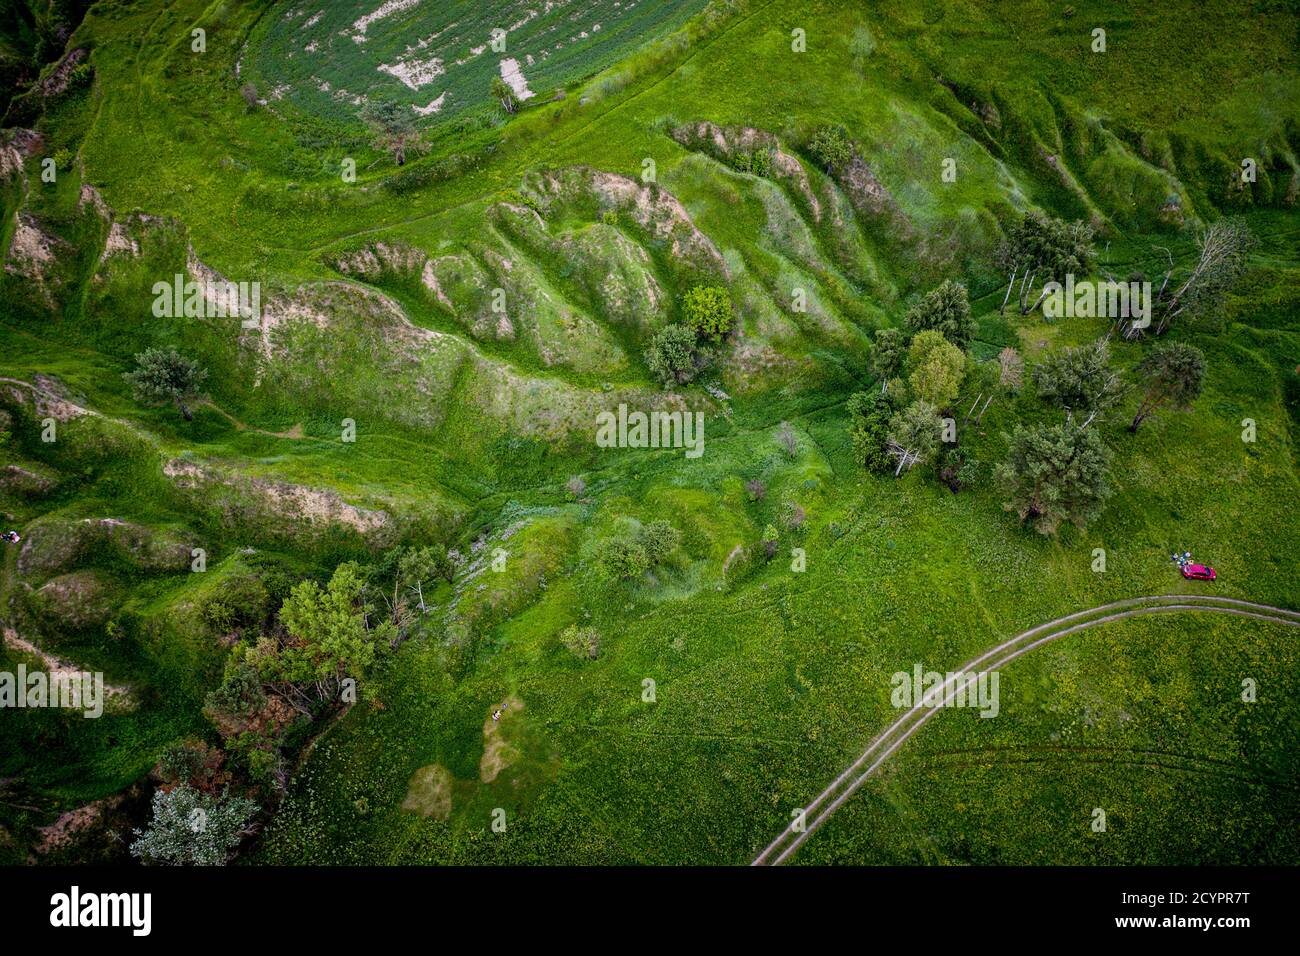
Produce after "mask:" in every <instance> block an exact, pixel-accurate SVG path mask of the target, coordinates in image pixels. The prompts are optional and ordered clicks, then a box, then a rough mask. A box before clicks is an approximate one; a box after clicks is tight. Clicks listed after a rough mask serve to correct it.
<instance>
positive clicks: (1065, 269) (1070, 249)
mask: <svg viewBox="0 0 1300 956" xmlns="http://www.w3.org/2000/svg"><path fill="white" fill-rule="evenodd" d="M1092 239H1093V227H1092V226H1091V225H1090V224H1088V223H1086V222H1082V221H1079V222H1064V221H1062V220H1060V219H1056V218H1053V217H1052V216H1049V215H1047V214H1046V213H1044V212H1040V211H1038V210H1036V209H1035V210H1031V211H1029V212H1027V213H1025V215H1024V217H1023V218H1022V219H1020V221H1019V222H1017V223H1015V224H1014V225H1012V226H1011V228H1010V229H1008V230H1007V234H1006V237H1005V238H1004V239H1003V240H1002V242H1001V243H999V245H998V248H997V251H996V253H995V262H996V264H997V265H998V267H999V268H1001V269H1003V270H1004V271H1006V272H1008V273H1009V277H1008V279H1007V292H1006V295H1005V296H1003V298H1002V309H1000V310H999V311H1002V310H1005V309H1006V306H1007V302H1008V301H1009V300H1010V298H1011V292H1012V290H1013V289H1015V288H1016V279H1017V278H1019V279H1020V286H1019V303H1020V314H1021V315H1027V314H1028V313H1030V312H1032V311H1033V310H1034V309H1036V308H1037V307H1038V306H1039V305H1041V304H1042V301H1043V298H1044V297H1045V296H1046V295H1047V293H1046V292H1042V293H1041V294H1040V295H1039V296H1038V298H1037V299H1035V298H1034V292H1035V291H1036V290H1037V289H1038V288H1039V287H1040V286H1041V285H1045V284H1046V283H1048V282H1052V281H1057V282H1060V281H1063V280H1064V279H1065V276H1066V275H1067V274H1069V273H1074V274H1084V273H1087V272H1089V271H1090V269H1091V267H1092V260H1093V248H1092Z"/></svg>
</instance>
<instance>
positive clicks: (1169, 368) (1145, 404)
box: [1128, 342, 1205, 432]
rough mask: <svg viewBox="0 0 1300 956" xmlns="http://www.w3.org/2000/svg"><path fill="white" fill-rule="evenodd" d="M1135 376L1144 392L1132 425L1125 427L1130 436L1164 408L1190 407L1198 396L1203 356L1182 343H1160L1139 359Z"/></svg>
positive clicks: (1195, 348)
mask: <svg viewBox="0 0 1300 956" xmlns="http://www.w3.org/2000/svg"><path fill="white" fill-rule="evenodd" d="M1136 374H1137V380H1138V381H1139V382H1143V383H1144V385H1145V388H1144V391H1143V393H1142V401H1141V402H1140V403H1139V404H1138V409H1137V413H1136V414H1135V415H1134V416H1133V424H1131V425H1129V427H1128V430H1129V431H1131V432H1136V431H1137V430H1138V428H1139V426H1141V424H1142V423H1143V422H1144V421H1146V420H1147V419H1148V418H1150V417H1151V416H1152V415H1154V414H1155V412H1156V410H1157V409H1159V408H1161V407H1163V406H1165V405H1168V406H1169V407H1171V408H1178V409H1187V408H1190V407H1191V405H1192V402H1194V401H1195V400H1196V396H1198V395H1200V394H1201V383H1202V381H1203V380H1204V378H1205V353H1204V352H1202V351H1201V350H1200V349H1198V348H1197V347H1196V346H1194V345H1186V344H1184V343H1182V342H1172V343H1169V344H1164V343H1161V344H1159V345H1157V346H1155V348H1153V349H1152V350H1151V351H1150V352H1148V353H1147V354H1146V355H1144V356H1143V357H1142V360H1141V361H1140V362H1138V364H1137V369H1136Z"/></svg>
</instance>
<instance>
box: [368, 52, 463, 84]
mask: <svg viewBox="0 0 1300 956" xmlns="http://www.w3.org/2000/svg"><path fill="white" fill-rule="evenodd" d="M379 72H380V73H387V74H388V75H389V76H392V77H395V78H396V79H398V80H400V81H401V82H402V83H403V84H404V85H405V86H407V87H409V88H410V89H412V90H418V89H419V88H420V87H422V86H428V85H429V84H430V83H432V82H433V81H434V80H436V79H437V78H438V77H440V76H442V74H444V73H446V72H447V70H446V68H445V67H443V65H442V59H441V58H440V57H436V56H434V57H430V58H429V59H427V60H409V61H407V62H402V61H400V60H399V61H398V62H396V63H381V64H380V65H379Z"/></svg>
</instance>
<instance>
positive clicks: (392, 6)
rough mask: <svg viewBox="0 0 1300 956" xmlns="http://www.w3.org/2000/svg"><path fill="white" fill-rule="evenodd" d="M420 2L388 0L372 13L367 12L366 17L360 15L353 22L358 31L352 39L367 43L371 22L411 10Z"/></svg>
mask: <svg viewBox="0 0 1300 956" xmlns="http://www.w3.org/2000/svg"><path fill="white" fill-rule="evenodd" d="M419 2H420V0H387V2H386V3H385V4H384V5H383V6H381V7H379V9H377V10H375V11H374V12H372V13H367V14H366V15H365V16H364V17H358V18H357V19H356V21H355V22H354V23H353V24H352V29H353V30H355V31H356V32H355V33H354V34H353V35H352V39H354V40H356V41H357V42H358V43H365V42H366V30H367V29H369V28H370V24H372V23H374V22H375V21H376V20H382V19H384V17H387V16H391V15H392V14H394V13H398V12H400V11H402V10H409V9H410V8H411V7H413V6H415V5H416V4H418V3H419Z"/></svg>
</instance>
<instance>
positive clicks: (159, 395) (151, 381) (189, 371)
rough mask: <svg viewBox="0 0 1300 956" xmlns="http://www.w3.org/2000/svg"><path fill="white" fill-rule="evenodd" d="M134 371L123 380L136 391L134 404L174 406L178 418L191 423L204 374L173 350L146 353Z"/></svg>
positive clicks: (149, 350) (139, 356)
mask: <svg viewBox="0 0 1300 956" xmlns="http://www.w3.org/2000/svg"><path fill="white" fill-rule="evenodd" d="M135 364H136V367H135V370H134V371H130V372H124V373H123V374H122V377H123V378H124V379H126V381H127V382H129V383H130V385H131V387H132V388H133V389H134V390H135V397H136V401H140V402H145V403H147V404H163V403H165V402H174V403H175V404H176V407H177V408H178V409H180V413H181V416H182V417H183V418H184V419H185V420H186V421H187V422H189V421H193V420H194V414H193V413H192V412H191V411H190V405H191V404H193V403H194V401H195V400H196V399H198V397H199V387H200V386H201V385H202V384H203V382H204V381H205V380H206V379H207V377H208V373H207V370H206V369H204V368H202V367H200V366H199V363H198V362H195V361H194V360H193V359H188V358H186V357H185V356H184V355H181V354H180V353H179V352H177V351H176V350H175V349H145V350H144V351H143V352H141V353H139V354H138V355H136V357H135Z"/></svg>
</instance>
